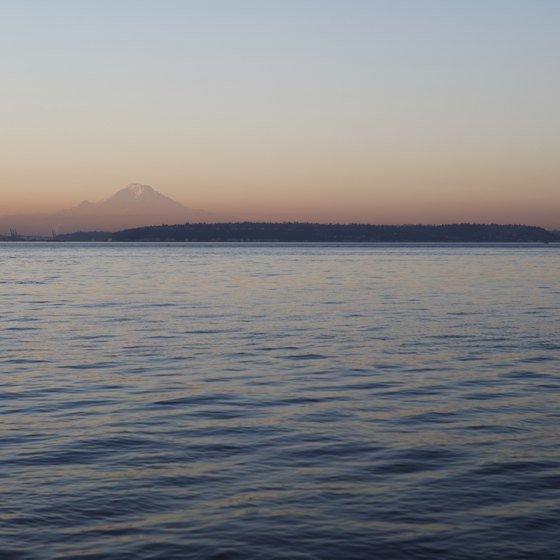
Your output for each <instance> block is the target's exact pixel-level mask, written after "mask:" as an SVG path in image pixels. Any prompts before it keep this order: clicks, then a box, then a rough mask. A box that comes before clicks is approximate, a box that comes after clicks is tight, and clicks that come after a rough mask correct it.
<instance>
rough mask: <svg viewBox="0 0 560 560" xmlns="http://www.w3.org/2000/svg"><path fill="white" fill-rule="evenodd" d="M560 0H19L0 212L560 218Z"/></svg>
mask: <svg viewBox="0 0 560 560" xmlns="http://www.w3.org/2000/svg"><path fill="white" fill-rule="evenodd" d="M559 30H560V2H559V1H558V0H533V1H530V0H523V1H519V0H469V1H468V2H458V1H450V0H408V1H405V0H383V1H382V0H379V1H376V0H369V1H368V0H336V1H335V0H192V1H189V0H151V1H147V0H65V1H61V0H12V1H9V0H5V1H1V2H0V47H1V48H0V53H1V54H0V60H1V88H0V153H1V160H2V164H1V165H0V214H6V213H14V212H32V211H33V212H36V211H50V210H55V209H59V208H63V207H68V206H73V205H75V204H78V203H79V202H80V201H82V200H83V199H88V200H92V201H97V200H100V199H103V198H106V197H108V196H110V195H111V194H113V193H114V192H115V191H116V190H118V189H120V188H122V187H124V186H125V185H126V184H128V183H132V182H137V183H144V184H149V185H152V186H153V187H154V188H156V189H157V190H159V191H161V192H162V193H164V194H166V195H168V196H170V197H172V198H174V199H176V200H178V201H179V202H181V203H182V204H185V205H187V206H190V207H194V208H204V209H207V210H210V211H217V212H229V213H234V214H237V215H240V216H241V217H249V218H254V219H298V220H303V219H313V220H321V221H363V222H371V223H420V222H421V223H442V222H457V221H477V222H490V221H492V222H500V223H511V222H514V223H528V224H535V225H543V226H545V227H560V104H559V103H560V32H559Z"/></svg>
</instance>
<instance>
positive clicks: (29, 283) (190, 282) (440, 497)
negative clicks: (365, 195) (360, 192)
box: [0, 243, 560, 560]
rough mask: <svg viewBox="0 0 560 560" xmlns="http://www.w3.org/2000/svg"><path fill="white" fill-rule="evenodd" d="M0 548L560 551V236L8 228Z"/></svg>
mask: <svg viewBox="0 0 560 560" xmlns="http://www.w3.org/2000/svg"><path fill="white" fill-rule="evenodd" d="M0 558H1V559H2V560H6V559H7V560H12V559H15V560H20V559H26V560H27V559H29V560H50V559H74V558H76V559H105V558H108V559H118V560H121V559H122V560H125V559H126V560H148V559H149V560H174V559H188V558H209V559H221V560H225V559H230V558H231V559H267V560H268V559H270V560H274V559H286V560H287V559H290V560H292V559H296V560H298V559H306V560H319V559H333V560H334V559H337V560H339V559H362V558H364V559H379V560H391V559H407V560H413V559H426V560H432V559H434V558H442V559H445V560H453V559H465V560H466V559H485V560H492V559H496V560H503V559H508V560H515V559H529V558H531V559H538V560H552V559H558V558H560V247H558V246H553V245H548V246H547V245H503V246H499V245H478V246H476V245H471V246H469V245H380V244H378V245H375V244H371V245H370V244H364V245H352V244H348V245H312V244H311V245H310V244H300V245H285V244H278V245H273V244H269V245H266V244H167V245H166V244H133V245H127V244H111V243H106V244H71V243H58V244H57V243H42V244H41V243H36V244H33V243H30V244H27V243H3V244H0Z"/></svg>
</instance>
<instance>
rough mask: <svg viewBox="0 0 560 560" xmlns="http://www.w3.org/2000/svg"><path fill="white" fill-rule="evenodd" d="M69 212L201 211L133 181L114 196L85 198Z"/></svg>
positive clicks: (157, 212) (159, 212) (142, 212)
mask: <svg viewBox="0 0 560 560" xmlns="http://www.w3.org/2000/svg"><path fill="white" fill-rule="evenodd" d="M67 212H68V213H76V212H78V213H87V214H92V213H95V214H97V213H101V214H104V215H108V214H161V213H168V212H171V213H182V212H200V211H197V210H193V209H191V208H187V207H186V206H183V205H182V204H179V203H178V202H176V201H175V200H173V199H171V198H169V197H168V196H165V195H163V194H161V193H159V192H158V191H156V190H155V189H153V188H152V187H150V186H149V185H140V184H138V183H132V184H130V185H128V186H126V187H125V188H124V189H121V190H120V191H117V192H116V193H115V194H114V195H113V196H111V197H109V198H107V199H106V200H102V201H101V202H88V201H87V200H85V201H84V202H82V203H81V204H79V205H78V206H75V207H74V208H71V209H70V210H68V211H67Z"/></svg>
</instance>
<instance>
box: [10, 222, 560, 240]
mask: <svg viewBox="0 0 560 560" xmlns="http://www.w3.org/2000/svg"><path fill="white" fill-rule="evenodd" d="M0 240H2V241H10V240H11V241H32V240H37V241H67V242H71V241H80V242H86V241H97V242H99V241H116V242H285V243H286V242H315V243H316V242H326V243H346V242H354V243H359V242H383V243H390V242H400V243H415V242H419V243H447V242H449V243H558V242H560V232H558V231H555V232H552V231H548V230H546V229H543V228H540V227H536V226H526V225H500V224H447V225H370V224H316V223H300V222H286V223H268V222H229V223H214V224H210V223H194V224H190V223H187V224H177V225H160V226H145V227H140V228H133V229H126V230H122V231H117V232H103V231H89V232H74V233H67V234H60V235H57V236H54V237H51V238H47V237H43V238H41V237H26V236H20V235H12V236H10V237H8V236H0Z"/></svg>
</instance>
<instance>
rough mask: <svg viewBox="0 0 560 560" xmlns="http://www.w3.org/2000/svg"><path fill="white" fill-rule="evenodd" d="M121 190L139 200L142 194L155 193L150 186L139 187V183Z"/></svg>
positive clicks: (131, 184)
mask: <svg viewBox="0 0 560 560" xmlns="http://www.w3.org/2000/svg"><path fill="white" fill-rule="evenodd" d="M122 190H123V191H125V192H126V193H128V194H130V195H132V196H133V197H134V198H140V197H141V196H143V195H144V194H148V193H150V194H151V193H155V192H156V191H155V190H154V189H153V188H152V187H150V185H141V184H140V183H130V185H127V186H126V187H125V188H124V189H122Z"/></svg>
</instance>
